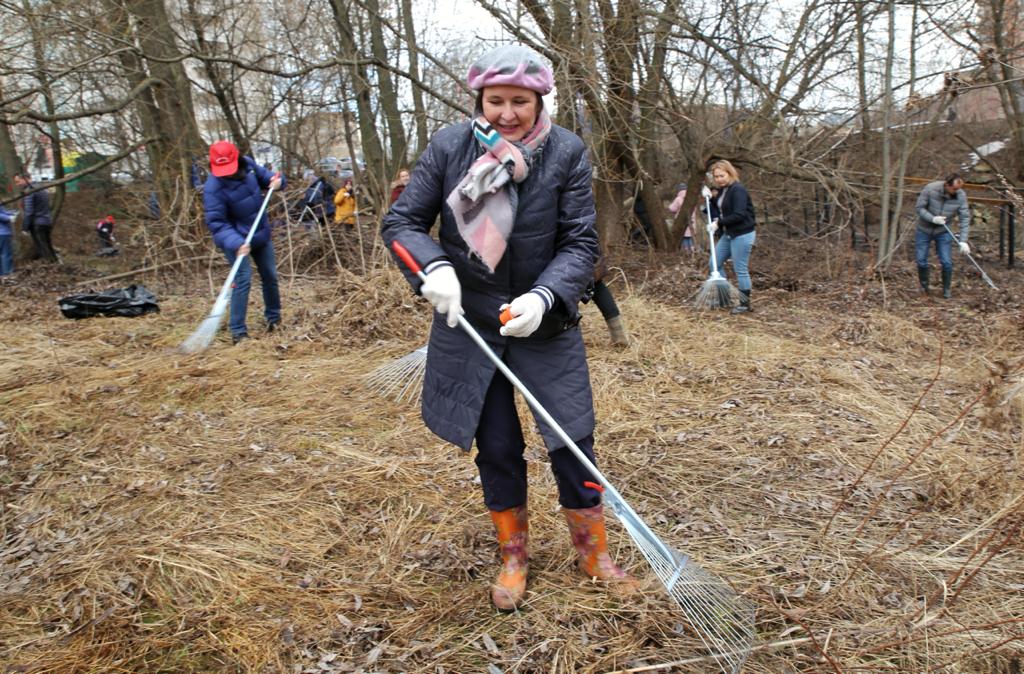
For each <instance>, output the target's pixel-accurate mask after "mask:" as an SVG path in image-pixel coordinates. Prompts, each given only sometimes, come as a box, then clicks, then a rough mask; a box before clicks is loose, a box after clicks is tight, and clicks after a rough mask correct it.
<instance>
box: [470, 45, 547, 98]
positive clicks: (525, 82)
mask: <svg viewBox="0 0 1024 674" xmlns="http://www.w3.org/2000/svg"><path fill="white" fill-rule="evenodd" d="M466 83H467V84H468V85H469V88H470V89H473V90H475V91H480V90H481V89H483V88H484V87H494V86H501V85H503V84H506V85H510V86H514V87H523V88H524V89H532V90H533V91H536V92H537V93H539V94H541V95H542V96H543V95H544V94H547V93H550V92H551V89H552V88H553V87H554V77H553V76H552V74H551V68H550V67H548V65H547V63H545V62H544V58H543V57H542V56H541V55H540V54H538V53H537V52H535V51H533V50H532V49H530V48H529V47H523V46H520V45H505V46H504V47H498V48H497V49H492V50H491V51H489V52H487V53H486V54H484V55H483V56H481V57H480V58H478V59H477V60H476V63H474V64H473V65H471V66H470V67H469V74H468V75H467V76H466Z"/></svg>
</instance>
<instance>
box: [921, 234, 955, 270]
mask: <svg viewBox="0 0 1024 674" xmlns="http://www.w3.org/2000/svg"><path fill="white" fill-rule="evenodd" d="M932 241H934V242H935V252H936V253H937V254H938V256H939V264H940V265H942V268H943V270H945V271H952V269H953V236H952V235H951V234H950V233H949V232H947V231H946V230H945V229H943V230H942V231H941V232H939V233H938V234H928V233H927V232H922V231H921V230H920V229H918V230H917V231H916V233H915V234H914V256H915V257H916V258H917V266H918V268H919V269H927V268H928V246H930V245H931V242H932Z"/></svg>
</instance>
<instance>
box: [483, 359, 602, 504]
mask: <svg viewBox="0 0 1024 674" xmlns="http://www.w3.org/2000/svg"><path fill="white" fill-rule="evenodd" d="M514 391H515V389H514V388H513V387H512V384H510V383H509V381H508V380H507V379H506V378H505V376H504V375H503V374H501V373H500V372H495V373H494V379H492V380H491V384H490V386H489V387H488V389H487V397H486V398H485V399H484V408H483V411H482V413H481V414H480V425H479V426H478V427H477V430H476V448H477V455H476V465H477V468H479V469H480V483H481V484H482V485H483V488H484V503H485V504H486V505H487V509H488V510H494V511H499V512H500V511H502V510H508V509H509V508H515V507H517V506H521V505H523V504H524V503H526V460H525V459H524V458H523V450H524V449H525V448H526V443H525V442H524V441H523V429H522V426H520V424H519V415H518V413H517V412H516V405H515V395H514ZM576 445H577V446H578V447H579V448H580V449H581V450H583V453H584V454H585V455H586V456H587V458H588V459H590V461H591V463H593V464H594V465H597V462H596V461H595V460H594V436H593V435H588V436H587V437H585V438H583V439H581V440H576ZM548 457H549V458H550V460H551V472H552V473H554V476H555V482H556V483H557V484H558V502H559V503H560V504H561V505H562V507H563V508H570V509H574V510H575V509H578V508H590V507H593V506H596V505H598V504H599V503H600V502H601V494H600V492H599V491H597V490H596V489H593V488H591V487H585V486H583V483H584V482H586V481H590V482H596V480H595V479H594V477H593V476H592V475H591V474H590V471H588V470H587V469H586V468H584V467H583V464H582V463H580V462H579V459H577V458H576V457H575V456H574V455H573V453H572V451H571V450H570V449H569V448H567V447H561V448H559V449H556V450H554V451H551V452H548Z"/></svg>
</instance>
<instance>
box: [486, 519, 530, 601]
mask: <svg viewBox="0 0 1024 674" xmlns="http://www.w3.org/2000/svg"><path fill="white" fill-rule="evenodd" d="M490 512H491V521H493V522H494V528H495V530H496V531H497V534H498V546H499V547H500V550H501V563H502V566H501V573H499V574H498V578H497V580H495V581H494V584H493V585H491V601H493V602H494V605H495V606H496V607H497V609H498V610H499V611H515V610H516V609H518V608H519V606H520V605H521V604H522V602H523V597H524V596H525V595H526V572H527V566H528V565H527V559H526V543H527V534H528V530H529V517H528V516H527V511H526V506H525V505H521V506H518V507H515V508H509V509H508V510H502V511H500V512H498V511H495V510H492V511H490Z"/></svg>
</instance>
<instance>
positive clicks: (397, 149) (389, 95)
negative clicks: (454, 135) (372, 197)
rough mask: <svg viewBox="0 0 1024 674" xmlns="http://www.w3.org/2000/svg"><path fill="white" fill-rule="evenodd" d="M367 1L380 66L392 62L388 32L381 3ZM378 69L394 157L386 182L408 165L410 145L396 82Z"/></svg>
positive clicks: (383, 172) (383, 171) (380, 98)
mask: <svg viewBox="0 0 1024 674" xmlns="http://www.w3.org/2000/svg"><path fill="white" fill-rule="evenodd" d="M365 2H366V7H367V10H368V12H369V15H370V16H369V21H370V51H371V52H372V53H373V58H374V59H376V60H377V63H390V60H391V59H390V57H389V56H388V50H387V47H386V46H385V44H384V31H383V29H382V27H381V22H380V5H379V4H378V2H377V0H365ZM375 70H376V73H377V75H376V76H377V86H378V94H377V96H378V101H379V103H380V109H381V112H382V113H383V116H384V125H385V127H386V128H387V133H388V145H389V146H390V147H389V148H388V149H389V155H390V156H389V157H387V158H386V159H388V160H389V161H387V163H386V164H384V165H382V166H380V167H379V168H378V169H377V170H378V171H380V173H381V175H382V176H384V180H385V181H386V180H390V177H391V176H392V175H393V174H394V173H395V170H396V169H397V168H398V167H399V166H405V163H406V155H407V154H408V150H409V142H408V141H407V140H406V137H405V128H404V127H403V126H402V113H401V112H399V109H398V94H397V92H396V91H395V84H394V81H393V80H392V79H391V71H390V70H388V69H387V68H383V67H380V66H377V67H376V68H375ZM385 191H386V190H385Z"/></svg>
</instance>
